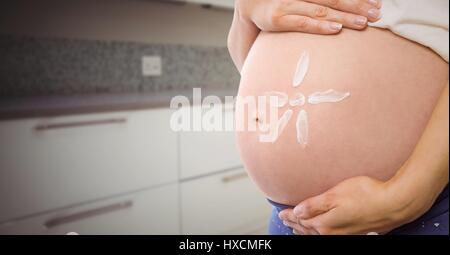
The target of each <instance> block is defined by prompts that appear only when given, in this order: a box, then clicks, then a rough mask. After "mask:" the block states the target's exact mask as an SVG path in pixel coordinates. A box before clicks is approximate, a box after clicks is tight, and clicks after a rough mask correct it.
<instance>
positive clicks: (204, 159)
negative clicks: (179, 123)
mask: <svg viewBox="0 0 450 255" xmlns="http://www.w3.org/2000/svg"><path fill="white" fill-rule="evenodd" d="M194 108H198V106H195V107H194ZM193 110H194V111H195V109H193ZM233 115H234V110H233V108H232V106H227V107H224V114H223V122H224V123H225V122H229V123H234V121H233ZM224 126H225V124H224ZM179 145H180V168H181V169H180V171H181V172H180V177H181V178H182V179H185V178H191V177H194V176H199V175H204V174H210V173H214V172H217V171H221V170H226V169H231V168H236V167H240V166H242V161H241V159H240V156H239V152H238V149H237V146H236V139H235V133H234V132H232V131H231V132H227V131H223V132H207V131H199V132H180V142H179Z"/></svg>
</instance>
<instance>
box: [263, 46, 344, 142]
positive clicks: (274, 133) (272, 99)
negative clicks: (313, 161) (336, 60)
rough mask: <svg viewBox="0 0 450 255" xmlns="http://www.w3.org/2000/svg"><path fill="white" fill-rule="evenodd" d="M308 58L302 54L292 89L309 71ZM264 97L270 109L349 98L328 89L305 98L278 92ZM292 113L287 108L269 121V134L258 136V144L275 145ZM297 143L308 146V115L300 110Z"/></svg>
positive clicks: (298, 94)
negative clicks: (279, 116) (280, 114)
mask: <svg viewBox="0 0 450 255" xmlns="http://www.w3.org/2000/svg"><path fill="white" fill-rule="evenodd" d="M309 63H310V57H309V54H308V53H307V52H303V53H302V55H301V56H300V59H299V61H298V64H297V68H296V70H295V74H294V78H293V83H292V86H293V87H294V88H297V87H300V85H301V84H302V83H303V80H304V79H305V77H306V75H307V73H308V69H309ZM265 96H267V97H269V103H270V106H271V107H276V108H282V107H284V106H286V105H287V104H289V106H290V107H302V106H304V105H305V104H306V103H309V104H311V105H318V104H322V103H337V102H340V101H343V100H345V99H346V98H348V97H349V96H350V93H349V92H337V91H335V90H333V89H329V90H327V91H324V92H315V93H312V94H311V95H309V96H308V97H305V96H304V95H303V94H302V93H300V92H299V93H297V94H295V95H294V97H293V98H289V96H288V95H287V94H286V93H284V92H280V91H271V92H267V93H265ZM293 113H294V111H293V110H292V109H291V108H289V109H287V110H286V112H284V114H283V115H282V116H281V118H280V119H279V120H277V121H276V122H273V121H270V124H269V125H270V128H269V133H268V134H267V135H260V137H259V140H260V142H265V143H275V142H276V141H277V140H278V138H279V136H280V135H281V134H282V133H283V130H284V128H285V127H286V126H287V124H288V122H289V120H290V119H291V118H292V115H293ZM295 126H296V131H297V142H298V143H299V144H300V145H301V146H302V148H306V146H307V145H308V136H309V126H308V113H307V112H306V111H305V110H304V109H301V110H300V111H299V113H298V115H297V120H296V124H295Z"/></svg>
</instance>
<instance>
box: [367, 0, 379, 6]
mask: <svg viewBox="0 0 450 255" xmlns="http://www.w3.org/2000/svg"><path fill="white" fill-rule="evenodd" d="M368 2H369V4H371V5H373V6H375V7H378V6H379V2H378V0H368Z"/></svg>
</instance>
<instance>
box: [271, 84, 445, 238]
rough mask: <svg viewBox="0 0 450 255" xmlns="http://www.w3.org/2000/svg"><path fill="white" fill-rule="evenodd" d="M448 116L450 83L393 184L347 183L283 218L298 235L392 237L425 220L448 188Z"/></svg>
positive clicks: (363, 179)
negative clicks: (391, 233) (397, 230)
mask: <svg viewBox="0 0 450 255" xmlns="http://www.w3.org/2000/svg"><path fill="white" fill-rule="evenodd" d="M448 111H449V86H448V84H447V86H446V87H445V89H444V91H443V92H442V94H441V97H440V99H439V101H438V103H437V105H436V107H435V109H434V111H433V114H432V116H431V119H430V121H429V122H428V125H427V127H426V128H425V131H424V133H423V134H422V137H421V138H420V140H419V142H418V144H417V145H416V148H415V149H414V152H413V153H412V155H411V157H410V158H409V159H408V161H407V162H406V163H405V164H404V165H403V166H402V167H401V168H400V169H399V171H398V172H397V174H396V175H395V176H394V177H393V178H392V179H390V180H389V181H387V182H380V181H377V180H374V179H371V178H369V177H356V178H353V179H349V180H346V181H344V182H342V183H340V184H338V185H337V186H336V187H334V188H332V189H330V190H329V191H327V192H325V193H324V194H322V195H319V196H316V197H313V198H310V199H307V200H305V201H303V202H302V203H300V204H299V205H298V206H297V207H295V208H294V209H293V210H292V209H291V210H284V211H282V212H281V213H280V215H279V216H280V218H281V219H282V220H283V221H285V222H286V225H288V226H290V227H292V228H293V229H294V231H295V232H294V233H295V234H368V233H370V232H377V233H386V232H389V231H390V230H392V229H394V228H396V227H399V226H401V225H403V224H406V223H409V222H412V221H414V220H415V219H417V218H419V217H420V216H421V215H423V214H424V213H425V212H427V211H428V210H429V209H430V208H431V206H432V205H433V203H434V201H435V200H436V198H437V197H438V196H439V194H440V193H441V192H442V190H443V189H444V188H445V186H446V185H448V181H449V171H448V164H449V154H448V148H449V133H448V130H449V114H448Z"/></svg>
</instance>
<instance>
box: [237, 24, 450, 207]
mask: <svg viewBox="0 0 450 255" xmlns="http://www.w3.org/2000/svg"><path fill="white" fill-rule="evenodd" d="M303 51H307V52H308V53H309V55H310V58H311V62H310V66H309V71H308V74H307V76H306V78H305V80H304V82H303V84H302V85H301V86H300V87H298V88H294V87H293V86H292V77H293V74H294V72H295V68H296V65H297V61H298V59H299V56H300V55H301V54H302V52H303ZM447 81H448V64H447V63H446V62H445V61H443V60H442V59H441V58H440V57H439V56H438V55H436V54H435V53H434V52H432V51H431V50H429V49H428V48H425V47H423V46H421V45H418V44H416V43H413V42H411V41H408V40H406V39H404V38H401V37H398V36H396V35H394V34H393V33H391V32H390V31H387V30H380V29H375V28H369V29H367V30H366V31H363V32H359V31H351V30H344V31H343V32H342V33H341V34H339V35H337V36H320V35H311V34H301V33H261V34H260V35H259V37H258V38H257V40H256V42H255V44H254V45H253V47H252V49H251V51H250V53H249V56H248V58H247V60H246V63H245V66H244V68H243V70H242V79H241V84H240V88H239V96H242V97H243V96H258V95H263V94H264V93H266V92H268V91H273V90H276V91H283V92H286V93H287V94H288V95H289V96H291V97H293V96H294V95H295V94H296V93H298V92H302V93H303V94H305V95H309V94H312V93H314V92H317V91H326V90H328V89H334V90H336V91H342V92H347V91H348V92H350V93H351V96H350V97H349V98H347V99H346V100H344V101H342V102H339V103H332V104H331V103H330V104H320V105H309V104H306V105H304V106H302V107H289V106H285V107H284V108H281V109H280V110H279V111H280V115H281V114H283V113H284V112H285V111H286V110H287V109H288V108H290V109H292V110H294V114H293V118H292V119H291V120H290V121H289V123H288V125H287V126H286V128H285V130H284V132H283V133H282V134H281V135H280V137H279V139H278V140H277V141H276V142H275V143H273V144H272V143H261V142H260V141H259V135H260V132H259V131H256V132H255V131H238V132H237V144H238V147H239V150H240V154H241V157H242V159H243V162H244V164H245V167H246V169H247V171H248V172H249V175H250V176H251V177H252V179H253V180H254V181H255V183H256V184H257V185H258V186H259V188H260V189H261V190H262V191H263V192H264V194H265V195H266V196H267V197H268V198H269V199H271V200H273V201H275V202H278V203H282V204H286V205H296V204H298V203H300V202H301V201H303V200H304V199H306V198H309V197H312V196H316V195H319V194H321V193H323V192H325V191H326V190H328V189H329V188H332V187H333V186H335V185H336V184H338V183H339V182H341V181H343V180H345V179H348V178H351V177H356V176H370V177H373V178H377V179H379V180H388V179H390V178H391V177H392V176H393V175H394V174H395V173H396V171H397V170H398V169H399V168H400V167H401V166H402V165H403V163H404V162H405V161H406V160H407V159H408V157H409V156H410V154H411V153H412V151H413V149H414V147H415V145H416V143H417V142H418V140H419V138H420V136H421V134H422V132H423V130H424V128H425V126H426V124H427V122H428V120H429V118H430V116H431V113H432V111H433V109H434V106H435V104H436V102H437V100H438V98H439V95H440V93H441V92H442V90H443V89H444V87H445V86H446V85H447ZM238 105H239V104H238ZM300 109H304V110H305V111H306V112H307V113H308V117H309V144H308V146H307V147H306V148H305V149H303V148H302V147H301V146H300V145H299V144H298V142H297V139H296V127H295V119H296V117H297V114H298V112H299V110H300ZM239 110H242V109H238V111H239ZM239 121H242V120H240V119H237V122H239ZM255 121H256V120H255ZM237 124H239V123H237Z"/></svg>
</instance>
